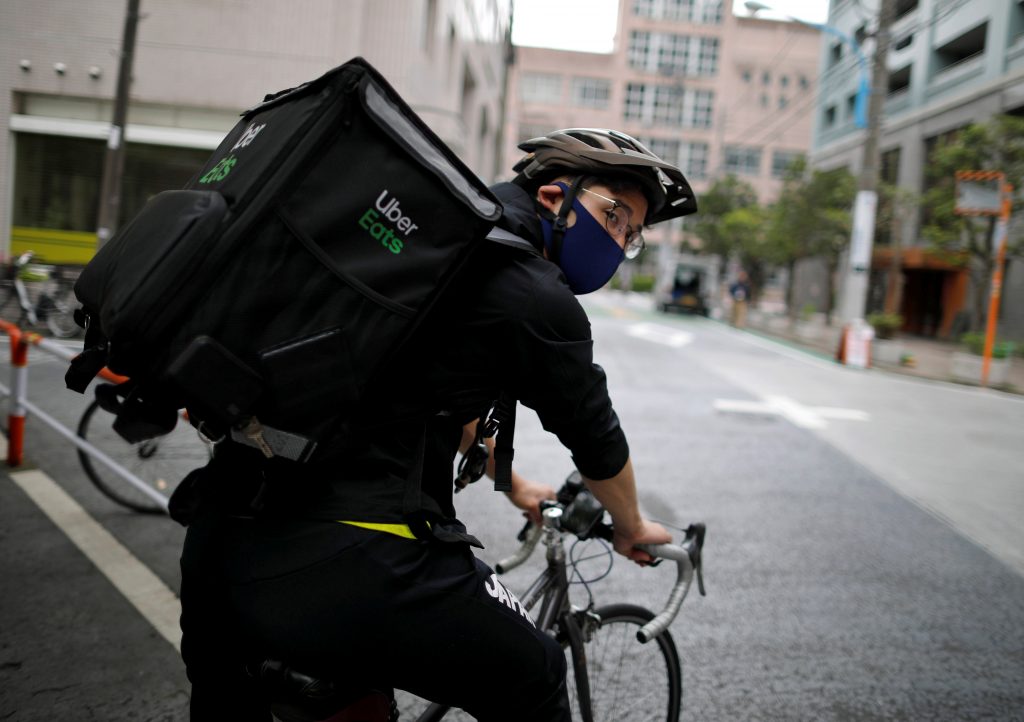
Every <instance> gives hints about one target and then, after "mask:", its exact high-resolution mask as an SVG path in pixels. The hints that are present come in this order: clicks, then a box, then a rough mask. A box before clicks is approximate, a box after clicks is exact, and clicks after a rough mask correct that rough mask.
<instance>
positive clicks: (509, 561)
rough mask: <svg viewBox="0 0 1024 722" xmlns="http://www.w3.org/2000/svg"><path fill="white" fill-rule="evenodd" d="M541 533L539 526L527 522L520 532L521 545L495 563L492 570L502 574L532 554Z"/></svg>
mask: <svg viewBox="0 0 1024 722" xmlns="http://www.w3.org/2000/svg"><path fill="white" fill-rule="evenodd" d="M542 533H543V530H542V529H541V527H539V526H538V525H536V524H534V523H533V522H527V524H526V527H525V528H524V529H523V531H522V532H521V533H520V537H521V541H522V542H523V543H522V545H521V546H520V547H519V548H518V549H516V550H515V551H514V552H513V553H512V556H510V557H507V558H505V559H502V560H501V561H500V562H498V563H497V564H495V565H494V571H496V572H498V574H504V573H505V572H508V571H511V570H513V569H515V568H516V567H518V566H519V565H520V564H522V563H523V562H525V561H526V560H527V559H529V558H530V555H531V554H533V550H534V548H535V547H536V546H537V542H538V541H540V537H541V534H542Z"/></svg>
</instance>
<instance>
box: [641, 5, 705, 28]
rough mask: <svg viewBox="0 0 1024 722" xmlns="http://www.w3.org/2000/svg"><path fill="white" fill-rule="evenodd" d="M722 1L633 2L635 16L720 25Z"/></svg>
mask: <svg viewBox="0 0 1024 722" xmlns="http://www.w3.org/2000/svg"><path fill="white" fill-rule="evenodd" d="M722 6H723V2H722V0H633V14H634V15H636V16H638V17H644V18H652V19H654V20H670V21H673V22H681V23H703V24H705V25H719V24H721V22H722Z"/></svg>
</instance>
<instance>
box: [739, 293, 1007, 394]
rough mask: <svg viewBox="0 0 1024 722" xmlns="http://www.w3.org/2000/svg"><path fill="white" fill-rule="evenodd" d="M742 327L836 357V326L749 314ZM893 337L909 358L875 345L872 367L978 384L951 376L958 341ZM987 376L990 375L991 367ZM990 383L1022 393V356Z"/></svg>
mask: <svg viewBox="0 0 1024 722" xmlns="http://www.w3.org/2000/svg"><path fill="white" fill-rule="evenodd" d="M746 330H747V331H750V332H752V333H757V334H761V335H763V336H767V337H770V338H774V339H776V340H780V341H783V342H785V343H788V344H791V345H793V346H796V347H799V348H803V349H805V350H808V351H812V352H815V353H819V354H822V355H824V356H828V357H829V358H835V357H836V351H837V349H838V347H839V336H840V328H839V326H838V325H836V326H826V325H824V323H821V322H819V323H797V324H795V325H793V324H791V323H790V322H789V320H788V319H787V318H785V317H784V316H779V315H774V314H764V313H751V314H749V316H748V319H747V326H746ZM897 340H898V341H899V343H900V346H901V347H902V352H901V355H902V356H903V357H905V358H906V357H909V361H908V362H906V363H900V361H899V359H898V358H895V357H893V358H892V359H891V360H890V359H888V358H885V356H884V355H883V354H881V353H879V351H881V348H880V347H879V348H877V349H875V350H873V353H872V363H871V367H872V368H877V369H879V370H882V371H886V372H890V373H896V374H903V375H906V376H915V377H918V378H926V379H932V380H937V381H948V382H951V383H962V384H965V385H978V384H970V383H969V382H965V381H959V380H957V379H956V378H954V376H953V372H952V367H953V354H954V353H956V352H960V351H963V348H962V347H961V346H960V345H959V344H956V343H953V342H950V341H940V340H936V339H931V338H921V337H915V336H908V335H900V336H898V337H897ZM876 345H877V344H876ZM990 378H994V375H993V374H992V371H991V370H990ZM990 386H991V388H993V389H996V390H999V391H1004V392H1008V393H1015V394H1024V358H1021V357H1020V356H1015V357H1014V358H1012V359H1010V360H1009V372H1008V374H1007V379H1006V383H1004V384H997V383H992V384H990Z"/></svg>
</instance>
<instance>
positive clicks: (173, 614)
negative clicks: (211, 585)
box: [11, 470, 181, 652]
mask: <svg viewBox="0 0 1024 722" xmlns="http://www.w3.org/2000/svg"><path fill="white" fill-rule="evenodd" d="M11 479H13V480H14V483H15V484H17V485H18V486H19V487H21V489H22V491H24V492H25V494H27V495H28V497H29V498H30V499H32V501H34V502H35V503H36V505H37V506H38V507H39V508H40V509H42V511H43V513H45V514H46V515H47V516H48V517H49V518H50V520H51V521H52V522H53V523H54V524H56V525H57V528H59V529H60V530H61V531H63V532H64V533H65V534H66V535H67V537H68V539H70V540H71V541H72V542H73V543H74V544H75V546H77V547H78V548H79V550H80V551H81V552H82V553H83V554H85V556H86V557H88V558H89V560H90V561H92V563H93V564H95V565H96V567H97V568H98V569H99V570H100V571H101V572H103V574H104V576H106V577H107V579H109V580H110V582H111V583H112V584H113V585H114V587H115V588H117V590H118V591H119V592H121V594H123V595H124V596H125V598H126V599H127V600H128V601H129V602H131V603H132V605H134V606H135V608H136V609H138V610H139V612H140V613H141V614H142V616H143V617H145V618H146V620H147V621H148V622H149V623H150V624H152V625H153V627H154V628H155V629H156V631H157V632H159V633H160V635H161V636H162V637H163V638H164V639H166V640H167V641H168V642H170V643H171V645H172V646H173V647H174V648H175V649H176V650H178V651H179V652H180V651H181V628H180V627H179V626H178V620H179V617H180V616H181V603H180V602H179V601H178V597H177V596H176V595H175V594H174V592H172V591H171V590H170V589H169V588H168V587H167V585H165V584H164V583H163V581H162V580H161V579H160V578H159V577H158V576H156V575H155V574H154V573H153V572H152V571H150V570H149V568H148V567H147V566H146V565H145V564H143V563H142V562H141V561H139V560H138V558H137V557H135V555H134V554H132V553H131V552H130V551H128V549H126V548H125V547H124V546H123V545H122V544H121V543H120V542H119V541H117V539H115V538H114V537H113V536H111V534H110V532H108V531H107V530H106V529H104V528H103V527H102V526H100V524H99V523H98V522H97V521H96V520H95V519H93V518H92V517H91V516H89V514H88V512H86V511H85V509H83V508H82V507H81V506H80V505H79V504H78V502H76V501H75V500H74V499H72V498H71V497H70V496H68V494H67V492H65V491H64V490H63V489H61V488H60V486H58V485H57V483H56V482H54V481H53V479H51V478H50V477H48V476H47V475H46V474H44V473H43V472H41V471H36V470H33V471H16V472H13V473H11Z"/></svg>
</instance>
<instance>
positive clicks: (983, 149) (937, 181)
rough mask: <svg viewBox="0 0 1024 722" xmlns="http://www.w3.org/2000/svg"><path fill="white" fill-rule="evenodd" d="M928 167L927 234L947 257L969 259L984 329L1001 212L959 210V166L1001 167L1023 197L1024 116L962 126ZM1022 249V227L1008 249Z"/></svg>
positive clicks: (975, 325)
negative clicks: (963, 212)
mask: <svg viewBox="0 0 1024 722" xmlns="http://www.w3.org/2000/svg"><path fill="white" fill-rule="evenodd" d="M927 168H928V190H927V191H926V192H925V194H924V199H923V201H924V202H923V210H924V222H923V228H922V235H923V236H924V237H925V238H926V239H927V240H928V241H929V242H930V243H931V246H932V249H933V250H934V251H936V252H937V253H939V254H940V255H941V256H943V257H944V258H945V259H946V260H948V261H951V262H954V263H955V262H960V263H964V264H966V266H967V268H968V272H969V273H970V275H971V281H972V284H971V285H972V288H973V289H974V297H973V303H972V306H973V308H972V313H971V328H972V329H973V330H978V329H980V328H982V327H983V326H984V322H985V312H986V310H987V308H988V297H989V292H990V285H991V282H992V272H993V270H994V269H995V264H996V250H995V249H993V248H992V235H993V231H994V229H995V224H996V218H995V217H994V216H962V215H958V214H957V213H956V211H955V209H956V172H957V171H959V170H989V171H1000V172H1002V173H1005V174H1006V180H1007V182H1008V183H1010V184H1011V185H1013V187H1014V194H1015V199H1019V198H1021V197H1022V193H1021V191H1022V190H1024V189H1022V188H1021V186H1022V181H1024V118H1017V117H1013V116H1006V115H999V116H995V117H993V118H992V119H991V120H989V121H988V122H986V123H974V124H972V125H969V126H967V127H965V128H963V129H961V131H960V132H959V133H956V134H955V136H954V137H952V138H951V139H950V140H948V141H947V142H946V143H944V144H941V145H939V146H938V147H936V148H935V150H934V151H933V153H932V155H931V158H929V162H928V165H927ZM1022 254H1024V242H1022V238H1021V234H1020V233H1019V232H1018V233H1016V234H1014V235H1013V236H1011V237H1010V238H1008V239H1007V255H1008V256H1010V255H1015V256H1020V255H1022Z"/></svg>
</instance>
